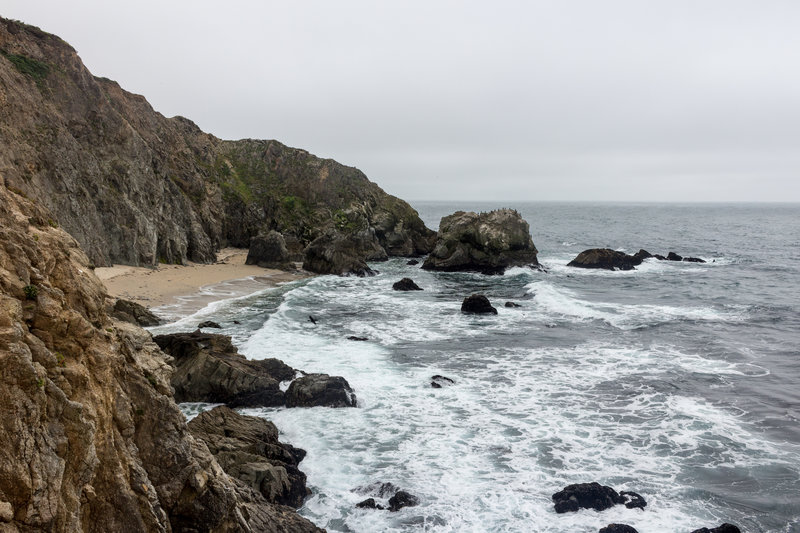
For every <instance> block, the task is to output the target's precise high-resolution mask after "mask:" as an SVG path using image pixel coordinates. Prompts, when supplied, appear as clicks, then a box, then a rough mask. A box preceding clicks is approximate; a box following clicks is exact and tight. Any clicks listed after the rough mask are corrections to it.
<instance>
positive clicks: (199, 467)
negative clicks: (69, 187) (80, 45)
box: [0, 19, 321, 533]
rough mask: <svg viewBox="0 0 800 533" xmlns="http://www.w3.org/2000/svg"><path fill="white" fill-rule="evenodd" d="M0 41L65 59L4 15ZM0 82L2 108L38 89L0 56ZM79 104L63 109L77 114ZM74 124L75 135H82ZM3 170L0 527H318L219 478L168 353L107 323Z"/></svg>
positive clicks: (101, 303)
mask: <svg viewBox="0 0 800 533" xmlns="http://www.w3.org/2000/svg"><path fill="white" fill-rule="evenodd" d="M12 31H13V33H12ZM0 42H3V43H4V45H3V46H4V47H5V48H4V51H6V52H7V53H14V54H19V55H25V56H26V57H33V55H34V54H35V53H38V52H36V46H37V45H41V46H42V48H43V49H44V50H43V51H42V52H41V53H42V54H47V53H49V50H50V49H53V48H57V49H58V50H62V51H64V54H65V57H66V61H77V56H76V55H75V54H74V51H72V50H71V49H69V48H68V46H67V45H66V44H64V43H63V42H62V41H60V40H58V39H57V38H56V37H54V36H51V35H48V34H46V33H44V32H42V31H41V30H38V29H36V28H33V27H31V26H26V25H23V24H21V23H17V22H13V21H7V20H5V19H0ZM35 57H38V58H40V59H41V60H42V61H49V60H51V58H50V56H47V55H36V56H35ZM64 64H67V63H64ZM72 74H74V72H70V74H62V73H60V72H59V74H58V75H55V74H51V77H49V78H48V79H47V80H46V83H48V85H47V87H49V88H51V90H52V93H56V94H58V91H59V90H60V87H59V86H58V85H57V84H62V83H64V84H75V83H87V84H91V83H94V82H93V81H92V79H91V78H84V77H81V76H77V77H75V78H74V79H73V78H71V75H72ZM51 78H52V79H51ZM0 79H2V80H3V84H4V87H6V93H5V94H6V97H8V98H9V99H11V98H12V96H10V95H11V93H12V91H11V90H9V87H12V86H13V87H14V89H13V92H15V93H20V94H23V93H24V94H28V93H37V94H38V92H39V89H38V88H37V86H36V84H35V83H34V81H32V80H31V79H30V78H29V77H27V75H25V74H23V73H20V72H17V71H16V70H14V69H13V68H12V67H11V66H10V63H9V61H8V60H7V59H6V58H5V57H2V56H0ZM53 84H56V85H53ZM52 93H51V94H52ZM13 98H17V100H16V101H15V102H9V105H10V106H12V107H13V108H14V109H13V110H11V111H9V113H11V114H12V115H13V113H16V110H15V106H17V105H18V104H19V103H20V100H19V98H20V96H19V95H17V96H14V97H13ZM81 104H82V103H81V102H80V101H75V102H70V105H74V106H75V107H76V109H78V110H81V112H83V111H85V110H84V109H83V108H82V105H81ZM9 109H12V108H9ZM44 110H45V108H44V107H43V108H41V111H40V112H41V113H42V114H44V112H45V111H44ZM7 116H8V113H7V114H6V115H3V117H0V121H3V120H5V119H6V118H5V117H7ZM43 120H44V122H42V124H46V120H47V119H43ZM3 124H4V126H3V128H5V122H4V123H3ZM75 127H76V129H75V134H76V135H79V136H80V135H83V134H85V130H81V129H80V124H75ZM0 129H2V128H0ZM2 130H3V131H2V133H0V136H2V135H5V132H6V130H4V129H2ZM81 131H84V133H81ZM117 133H121V131H120V132H117ZM129 140H130V142H135V141H134V140H132V139H129ZM3 142H5V141H3ZM3 146H4V148H7V147H8V145H3ZM10 168H11V167H9V169H10ZM6 170H8V169H6ZM6 170H4V172H2V173H0V347H2V348H0V368H2V376H0V405H2V406H3V416H0V514H2V519H3V520H8V522H5V523H2V524H0V529H2V530H3V531H10V532H16V531H58V532H62V531H63V532H66V531H69V532H73V531H83V532H85V533H100V532H107V531H153V532H162V533H164V532H167V531H176V532H177V531H214V532H216V533H233V532H240V531H262V532H273V533H277V532H286V533H288V532H292V533H301V532H320V531H321V530H320V529H319V528H317V527H316V526H314V525H313V524H312V523H311V522H309V521H308V520H306V519H304V518H302V517H300V516H298V515H297V514H295V513H294V511H293V510H292V509H290V508H287V507H285V506H280V505H274V504H270V503H269V502H267V501H266V500H265V499H264V498H263V496H261V494H259V493H257V492H255V491H253V490H251V489H249V488H248V487H246V486H244V485H243V484H241V483H240V482H238V481H236V480H234V479H232V478H231V477H229V476H228V475H227V474H225V472H224V471H223V470H222V469H221V467H220V466H219V463H218V462H217V461H216V459H215V458H214V457H213V456H212V455H211V454H210V453H209V451H208V448H207V447H206V445H205V444H204V443H202V442H201V441H199V440H197V439H195V438H193V437H192V435H191V434H190V433H189V431H188V428H187V425H186V421H185V417H184V415H183V413H181V411H180V409H179V408H178V406H177V405H176V403H175V401H174V399H173V397H172V394H171V390H170V384H169V378H170V375H171V373H172V372H173V369H172V366H171V364H170V360H171V358H170V357H169V356H167V355H166V354H164V353H163V352H162V351H161V350H160V349H159V348H158V346H157V345H156V344H155V343H153V342H152V338H151V336H150V334H149V333H147V332H146V331H144V330H142V329H141V328H140V327H139V326H136V325H134V324H130V323H127V322H122V321H119V320H113V319H112V318H111V317H110V316H109V314H108V312H107V310H106V299H107V294H106V291H105V288H104V287H103V284H102V283H101V282H100V280H98V279H97V277H95V275H94V274H93V273H92V269H91V265H90V261H89V258H88V257H87V256H86V254H85V253H84V252H83V251H82V250H81V249H80V248H79V245H78V243H77V241H76V240H75V239H74V238H72V237H71V236H69V235H68V234H67V233H66V232H64V231H63V230H62V229H60V228H56V227H53V226H51V225H50V224H44V225H31V224H30V221H31V220H33V221H36V220H45V221H46V220H48V219H52V218H53V214H52V213H49V212H48V211H46V210H45V208H44V207H43V206H42V203H43V201H42V202H39V203H38V205H35V204H33V203H32V202H30V201H28V200H26V199H25V198H24V197H23V196H22V195H21V194H17V193H12V192H10V191H9V190H8V189H7V187H6V185H7V182H6ZM34 179H36V178H35V177H34ZM70 194H71V193H70ZM37 202H38V199H37ZM29 284H35V286H36V287H37V288H38V297H37V299H36V300H35V301H30V300H26V299H25V293H24V290H23V288H24V287H25V286H26V285H29Z"/></svg>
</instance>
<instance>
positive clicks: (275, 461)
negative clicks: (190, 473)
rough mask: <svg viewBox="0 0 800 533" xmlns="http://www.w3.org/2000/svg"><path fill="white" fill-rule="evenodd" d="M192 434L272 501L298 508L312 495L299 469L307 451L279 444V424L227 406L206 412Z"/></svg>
mask: <svg viewBox="0 0 800 533" xmlns="http://www.w3.org/2000/svg"><path fill="white" fill-rule="evenodd" d="M189 431H190V432H191V433H192V435H194V437H195V438H198V439H200V440H202V441H203V442H205V443H206V446H208V450H209V451H210V452H211V454H212V455H214V457H216V459H217V462H218V463H219V464H220V466H221V467H222V469H223V470H225V472H226V473H227V474H228V475H229V476H232V477H234V478H236V479H238V480H239V481H241V482H242V483H244V484H245V485H247V486H249V487H251V488H252V489H254V490H256V491H258V492H260V493H261V494H262V495H263V496H264V498H266V500H267V501H268V502H271V503H279V504H283V505H289V506H291V507H294V508H297V507H300V506H301V505H303V500H304V499H305V498H306V496H308V495H309V494H311V491H310V490H308V488H307V487H306V475H305V474H304V473H303V472H301V471H300V470H299V468H298V466H297V465H298V463H299V462H300V461H302V459H303V457H305V452H304V451H303V450H300V449H298V448H294V447H293V446H290V445H288V444H283V443H281V442H280V441H278V428H276V427H275V424H273V423H272V422H269V421H267V420H264V419H263V418H259V417H255V416H245V415H240V414H239V413H237V412H236V411H233V410H232V409H230V408H228V407H225V406H219V407H215V408H214V409H212V410H210V411H205V412H204V413H201V414H200V415H198V416H197V417H195V418H193V419H192V420H191V421H190V422H189Z"/></svg>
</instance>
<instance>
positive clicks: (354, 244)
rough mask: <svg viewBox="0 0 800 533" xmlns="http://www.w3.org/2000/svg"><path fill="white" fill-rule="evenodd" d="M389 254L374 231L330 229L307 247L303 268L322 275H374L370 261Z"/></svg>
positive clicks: (384, 258)
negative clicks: (338, 230) (339, 230)
mask: <svg viewBox="0 0 800 533" xmlns="http://www.w3.org/2000/svg"><path fill="white" fill-rule="evenodd" d="M387 257H388V256H387V255H386V251H385V250H384V249H383V248H382V247H381V245H380V244H379V243H378V239H377V237H376V236H375V234H374V232H369V231H366V230H364V231H361V232H358V233H351V234H344V233H339V232H328V233H325V234H324V235H322V236H320V237H317V238H316V239H314V240H313V241H312V242H311V243H310V244H309V245H308V247H306V250H305V260H304V261H303V268H304V269H306V270H308V271H309V272H316V273H318V274H338V275H340V276H344V275H350V274H353V275H356V276H359V277H364V276H374V275H375V272H374V271H373V270H372V269H371V268H370V267H369V266H367V263H366V262H367V261H383V260H386V259H387Z"/></svg>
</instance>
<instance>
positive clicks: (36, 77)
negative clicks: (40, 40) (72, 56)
mask: <svg viewBox="0 0 800 533" xmlns="http://www.w3.org/2000/svg"><path fill="white" fill-rule="evenodd" d="M0 55H2V56H3V57H5V58H6V59H8V60H9V61H10V62H11V64H12V65H14V68H15V69H17V70H18V71H19V72H20V73H22V74H24V75H26V76H30V77H31V78H33V81H34V82H36V86H37V87H39V90H42V91H43V90H45V89H46V86H45V84H44V80H45V79H47V76H48V75H49V74H50V66H49V65H48V64H47V63H42V62H41V61H37V60H36V59H33V58H31V57H27V56H22V55H18V54H9V53H8V52H6V51H5V50H0Z"/></svg>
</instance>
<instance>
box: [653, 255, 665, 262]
mask: <svg viewBox="0 0 800 533" xmlns="http://www.w3.org/2000/svg"><path fill="white" fill-rule="evenodd" d="M653 257H655V258H656V259H658V260H659V261H666V260H667V258H666V257H664V256H663V255H661V254H653Z"/></svg>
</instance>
